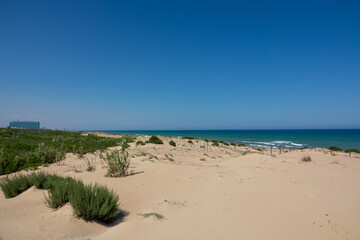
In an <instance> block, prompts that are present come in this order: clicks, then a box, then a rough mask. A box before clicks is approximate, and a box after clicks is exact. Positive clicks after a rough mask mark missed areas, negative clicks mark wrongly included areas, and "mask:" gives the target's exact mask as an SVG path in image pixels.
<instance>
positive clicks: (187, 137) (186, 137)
mask: <svg viewBox="0 0 360 240" xmlns="http://www.w3.org/2000/svg"><path fill="white" fill-rule="evenodd" d="M182 139H190V140H191V139H195V138H194V137H189V136H185V137H182Z"/></svg>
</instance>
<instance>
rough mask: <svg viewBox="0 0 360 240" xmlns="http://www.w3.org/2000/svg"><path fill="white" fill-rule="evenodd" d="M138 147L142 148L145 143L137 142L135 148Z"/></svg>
mask: <svg viewBox="0 0 360 240" xmlns="http://www.w3.org/2000/svg"><path fill="white" fill-rule="evenodd" d="M139 145H142V146H143V145H145V143H144V142H143V141H137V142H136V146H139Z"/></svg>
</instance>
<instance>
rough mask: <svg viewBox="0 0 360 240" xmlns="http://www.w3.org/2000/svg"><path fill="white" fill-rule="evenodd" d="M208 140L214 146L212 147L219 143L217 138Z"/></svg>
mask: <svg viewBox="0 0 360 240" xmlns="http://www.w3.org/2000/svg"><path fill="white" fill-rule="evenodd" d="M210 142H212V145H213V146H214V147H219V146H220V145H219V142H218V141H217V140H215V139H214V140H210Z"/></svg>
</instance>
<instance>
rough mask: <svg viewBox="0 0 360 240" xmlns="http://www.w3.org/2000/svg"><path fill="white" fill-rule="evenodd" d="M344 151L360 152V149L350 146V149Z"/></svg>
mask: <svg viewBox="0 0 360 240" xmlns="http://www.w3.org/2000/svg"><path fill="white" fill-rule="evenodd" d="M344 152H346V153H348V152H354V153H360V150H358V149H356V148H349V149H346V150H345V151H344Z"/></svg>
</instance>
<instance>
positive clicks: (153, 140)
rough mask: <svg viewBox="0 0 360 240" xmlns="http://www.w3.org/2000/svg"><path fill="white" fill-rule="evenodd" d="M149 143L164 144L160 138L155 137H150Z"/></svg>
mask: <svg viewBox="0 0 360 240" xmlns="http://www.w3.org/2000/svg"><path fill="white" fill-rule="evenodd" d="M149 143H153V144H164V142H163V141H162V140H161V139H160V138H158V137H157V136H151V138H150V139H149Z"/></svg>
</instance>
